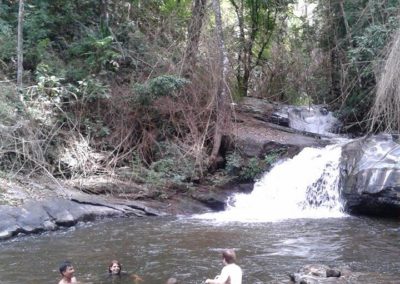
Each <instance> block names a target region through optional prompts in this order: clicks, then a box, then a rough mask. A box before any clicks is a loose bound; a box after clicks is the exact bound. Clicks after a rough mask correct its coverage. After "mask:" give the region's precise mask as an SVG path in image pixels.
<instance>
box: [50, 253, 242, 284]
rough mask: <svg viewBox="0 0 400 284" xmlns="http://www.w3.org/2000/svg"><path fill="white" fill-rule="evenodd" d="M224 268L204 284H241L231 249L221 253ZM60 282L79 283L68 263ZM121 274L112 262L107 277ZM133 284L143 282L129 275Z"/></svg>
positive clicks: (173, 283)
mask: <svg viewBox="0 0 400 284" xmlns="http://www.w3.org/2000/svg"><path fill="white" fill-rule="evenodd" d="M222 261H223V264H224V267H223V268H222V270H221V273H220V274H219V275H217V276H216V277H215V278H214V279H206V280H205V282H204V283H205V284H242V275H243V273H242V269H241V268H240V266H239V265H237V264H236V253H235V251H234V250H232V249H227V250H224V251H223V252H222ZM59 270H60V273H61V277H62V278H61V280H60V282H58V284H69V283H79V282H78V281H77V280H76V277H75V275H74V273H75V269H74V267H73V265H72V263H71V262H70V261H64V262H63V263H61V265H60V269H59ZM122 274H123V271H122V265H121V263H120V262H119V261H117V260H113V261H111V262H110V264H109V266H108V277H120V276H121V275H122ZM130 277H131V279H132V281H133V283H140V282H143V281H144V280H143V279H142V278H141V277H140V276H138V275H136V274H133V275H130ZM178 283H179V281H178V280H177V279H176V278H169V279H168V280H167V281H166V282H165V284H178Z"/></svg>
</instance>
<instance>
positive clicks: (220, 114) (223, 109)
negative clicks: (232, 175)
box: [210, 0, 230, 168]
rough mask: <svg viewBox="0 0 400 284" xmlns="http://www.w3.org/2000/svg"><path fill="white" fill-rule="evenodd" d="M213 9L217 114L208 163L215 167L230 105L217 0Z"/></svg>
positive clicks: (226, 66) (226, 61) (219, 10)
mask: <svg viewBox="0 0 400 284" xmlns="http://www.w3.org/2000/svg"><path fill="white" fill-rule="evenodd" d="M213 9H214V14H215V29H216V37H217V45H218V65H219V78H218V87H217V93H216V98H215V113H216V115H217V118H216V122H215V128H214V137H213V149H212V151H211V156H210V165H211V167H212V168H215V167H216V163H217V158H218V154H219V150H220V148H221V142H222V135H223V130H224V129H226V127H227V126H228V123H229V119H230V106H229V98H228V92H227V85H226V77H227V73H228V65H229V62H228V57H227V55H226V52H225V42H224V36H223V30H222V19H221V8H220V2H219V0H213Z"/></svg>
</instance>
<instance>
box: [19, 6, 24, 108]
mask: <svg viewBox="0 0 400 284" xmlns="http://www.w3.org/2000/svg"><path fill="white" fill-rule="evenodd" d="M23 25H24V0H19V9H18V35H17V90H18V93H19V94H20V98H21V101H23V97H22V73H23V70H24V67H23V61H24V57H23Z"/></svg>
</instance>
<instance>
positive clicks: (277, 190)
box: [196, 145, 346, 222]
mask: <svg viewBox="0 0 400 284" xmlns="http://www.w3.org/2000/svg"><path fill="white" fill-rule="evenodd" d="M340 156H341V146H340V145H329V146H327V147H325V148H305V149H303V150H302V151H301V152H300V153H299V154H298V155H297V156H295V157H293V158H292V159H288V160H285V161H282V162H280V163H278V164H276V165H275V166H274V167H273V168H272V169H271V170H270V171H269V172H267V173H265V174H264V176H263V177H262V178H261V179H260V180H259V181H257V182H256V183H255V185H254V189H253V191H252V192H251V193H250V194H243V193H241V194H236V195H234V196H233V197H232V198H231V199H230V200H229V206H228V208H227V209H226V210H225V211H223V212H218V213H207V214H203V215H199V216H196V217H198V218H202V219H215V220H217V221H239V222H268V221H276V220H283V219H294V218H328V217H343V216H346V215H345V214H344V213H343V210H342V203H341V201H340V197H339V188H338V182H339V161H340Z"/></svg>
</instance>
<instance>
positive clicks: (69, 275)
mask: <svg viewBox="0 0 400 284" xmlns="http://www.w3.org/2000/svg"><path fill="white" fill-rule="evenodd" d="M60 273H61V275H62V279H61V280H60V282H58V284H68V283H78V282H77V281H76V278H75V276H74V273H75V269H74V267H73V266H72V263H71V262H69V261H64V262H63V263H62V264H61V265H60Z"/></svg>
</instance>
